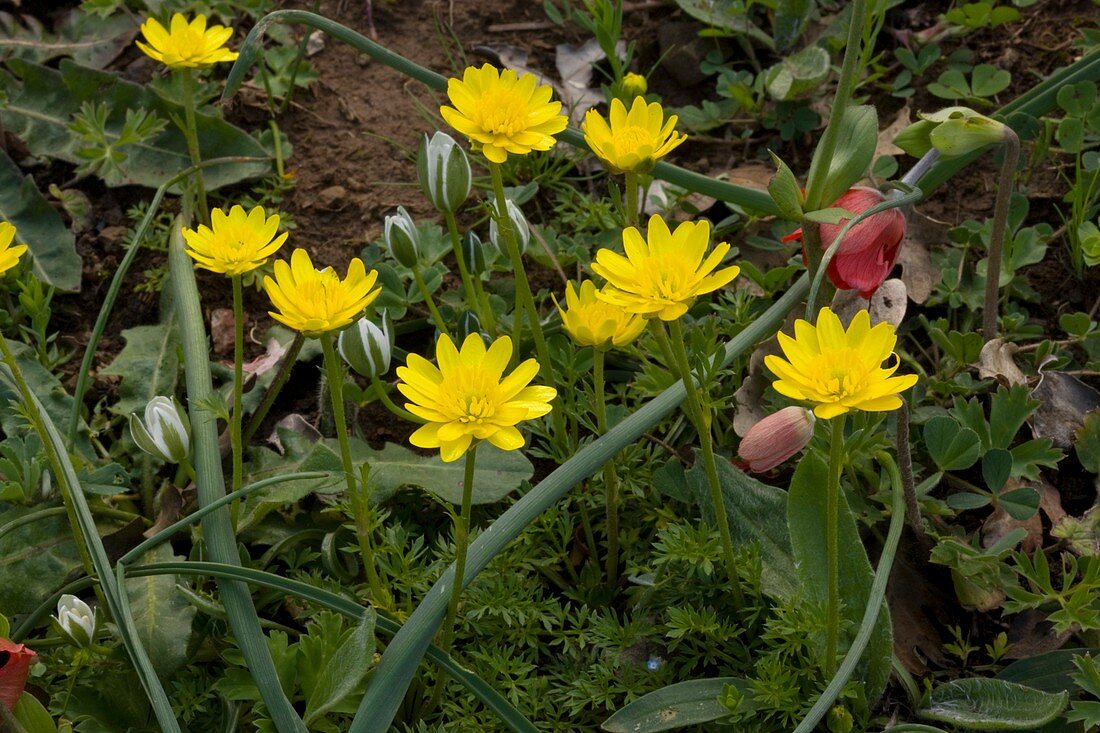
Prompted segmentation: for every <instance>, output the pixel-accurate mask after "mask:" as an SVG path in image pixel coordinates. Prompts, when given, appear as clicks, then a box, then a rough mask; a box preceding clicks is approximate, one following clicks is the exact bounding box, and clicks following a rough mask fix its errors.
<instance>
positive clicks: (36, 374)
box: [0, 336, 95, 458]
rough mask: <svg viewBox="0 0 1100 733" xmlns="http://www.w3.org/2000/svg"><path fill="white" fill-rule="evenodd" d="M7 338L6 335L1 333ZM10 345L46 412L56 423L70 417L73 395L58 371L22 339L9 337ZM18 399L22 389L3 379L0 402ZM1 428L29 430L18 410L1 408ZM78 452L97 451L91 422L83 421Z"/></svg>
mask: <svg viewBox="0 0 1100 733" xmlns="http://www.w3.org/2000/svg"><path fill="white" fill-rule="evenodd" d="M0 338H3V336H0ZM8 348H9V349H11V351H12V354H14V355H15V361H16V363H17V364H19V369H20V370H21V371H22V372H23V378H24V379H26V380H27V386H29V387H30V388H31V391H32V392H33V393H34V394H35V396H37V397H38V399H39V401H40V402H41V403H42V405H43V406H44V407H45V409H46V414H48V415H49V416H50V419H51V420H52V421H54V422H55V423H58V422H61V421H65V420H68V419H69V414H70V412H71V411H72V406H73V398H72V396H71V395H70V394H69V393H68V392H66V391H65V388H64V386H62V384H61V380H60V379H58V378H57V376H56V375H55V374H53V373H52V372H50V371H49V370H48V369H46V368H45V367H43V366H42V365H41V364H40V363H39V362H38V359H37V358H36V357H35V353H34V350H33V349H31V348H30V347H29V346H27V345H26V344H24V343H23V342H21V341H11V340H9V341H8ZM17 400H18V393H17V392H16V390H15V389H14V386H13V385H11V384H9V383H8V381H7V380H6V379H0V405H3V406H5V407H6V406H7V405H8V404H9V403H10V402H12V401H17ZM0 429H2V430H3V431H4V434H5V435H22V434H23V433H24V432H26V429H27V428H26V423H25V421H24V420H23V418H22V417H21V416H20V414H19V413H18V411H16V410H9V409H0ZM74 447H75V449H76V451H77V453H79V454H80V455H81V456H84V457H86V458H91V457H92V456H94V455H95V453H94V451H93V450H92V444H91V442H90V441H89V440H88V426H87V424H85V423H84V422H83V421H81V423H80V430H79V432H78V434H77V439H76V445H75V446H74Z"/></svg>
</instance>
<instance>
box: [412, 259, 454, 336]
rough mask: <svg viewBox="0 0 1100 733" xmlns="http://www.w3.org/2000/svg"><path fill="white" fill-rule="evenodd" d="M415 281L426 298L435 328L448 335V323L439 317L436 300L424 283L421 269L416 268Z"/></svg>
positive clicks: (414, 268) (421, 294) (414, 272)
mask: <svg viewBox="0 0 1100 733" xmlns="http://www.w3.org/2000/svg"><path fill="white" fill-rule="evenodd" d="M412 271H413V280H415V281H416V287H417V289H418V290H419V291H420V296H421V297H422V298H424V302H425V303H426V304H427V305H428V311H429V312H430V313H431V314H432V321H433V322H434V323H435V327H436V328H438V329H439V332H440V333H447V323H446V322H445V321H444V320H443V316H441V315H439V310H438V309H437V308H436V307H435V300H433V299H432V294H431V293H430V292H429V291H428V286H427V284H426V283H425V282H424V278H423V277H422V276H421V274H420V267H419V266H418V265H417V266H414V267H413V268H412Z"/></svg>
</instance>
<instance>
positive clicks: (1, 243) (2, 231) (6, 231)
mask: <svg viewBox="0 0 1100 733" xmlns="http://www.w3.org/2000/svg"><path fill="white" fill-rule="evenodd" d="M13 239H15V227H14V226H12V225H11V224H9V223H8V222H6V221H0V275H3V274H4V273H5V272H7V271H8V270H10V269H11V268H13V267H15V266H16V264H18V263H19V258H20V257H22V256H23V253H24V252H26V251H27V245H25V244H17V245H15V246H14V247H13V246H11V243H12V240H13Z"/></svg>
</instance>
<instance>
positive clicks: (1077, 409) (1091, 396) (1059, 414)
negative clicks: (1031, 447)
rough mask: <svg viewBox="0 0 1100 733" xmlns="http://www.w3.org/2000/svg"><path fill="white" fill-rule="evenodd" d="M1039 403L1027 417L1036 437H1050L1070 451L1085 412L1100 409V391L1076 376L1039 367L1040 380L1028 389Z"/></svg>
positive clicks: (1060, 447)
mask: <svg viewBox="0 0 1100 733" xmlns="http://www.w3.org/2000/svg"><path fill="white" fill-rule="evenodd" d="M1031 396H1032V397H1033V398H1034V399H1036V400H1038V401H1039V406H1038V407H1037V408H1035V411H1034V412H1032V413H1031V415H1030V416H1029V417H1028V419H1027V421H1028V424H1029V425H1031V432H1032V433H1034V434H1035V437H1036V438H1050V439H1051V441H1053V443H1054V447H1055V448H1059V449H1060V450H1069V448H1070V447H1072V446H1073V443H1074V435H1075V433H1076V432H1077V430H1078V429H1079V428H1080V427H1081V426H1082V425H1084V424H1085V415H1087V414H1088V413H1090V412H1092V411H1093V410H1095V409H1098V408H1100V392H1097V391H1096V390H1095V389H1093V388H1092V387H1090V386H1089V385H1087V384H1085V383H1084V382H1082V381H1081V380H1080V379H1078V378H1077V377H1074V376H1072V375H1070V374H1065V373H1063V372H1047V371H1043V370H1042V368H1040V369H1039V383H1038V384H1036V385H1035V389H1033V390H1031Z"/></svg>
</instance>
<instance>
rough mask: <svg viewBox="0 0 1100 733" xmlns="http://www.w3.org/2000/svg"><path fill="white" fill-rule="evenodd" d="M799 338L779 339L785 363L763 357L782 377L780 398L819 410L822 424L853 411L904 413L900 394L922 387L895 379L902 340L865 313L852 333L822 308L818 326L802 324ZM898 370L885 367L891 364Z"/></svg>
mask: <svg viewBox="0 0 1100 733" xmlns="http://www.w3.org/2000/svg"><path fill="white" fill-rule="evenodd" d="M794 334H795V335H794V338H791V337H790V336H788V335H787V334H785V333H782V332H780V333H779V334H777V336H778V338H779V346H780V347H781V348H782V349H783V354H784V356H786V357H787V358H786V359H783V358H781V357H779V356H776V355H774V354H773V355H770V356H766V357H764V364H765V365H767V367H768V369H770V370H771V371H772V373H774V374H775V376H777V377H779V379H777V380H776V381H774V382H772V387H774V388H775V391H776V392H779V393H780V394H782V395H786V396H787V397H790V398H791V399H795V400H801V401H803V402H809V403H812V404H813V405H814V408H813V409H814V414H815V415H816V416H817V417H819V418H821V419H823V420H828V419H829V418H833V417H837V416H838V415H843V414H845V413H847V412H850V411H851V410H865V411H868V412H886V411H889V410H896V409H897V408H899V407H901V397H899V396H898V393H900V392H904V391H905V390H907V389H909V388H910V387H912V386H913V385H914V384H916V383H917V375H915V374H903V375H901V376H897V377H895V376H893V374H894V372H895V371H897V368H898V365H899V364H898V360H897V357H896V356H895V355H894V353H893V351H894V345H895V344H896V343H897V340H898V337H897V334H896V333H895V332H894V327H893V326H891V325H890V324H889V323H879V324H876V325H875V326H874V327H873V328H872V327H871V316H870V314H868V312H867V311H866V310H861V311H859V312H858V313H856V315H855V318H853V319H852V323H851V325H850V326H848V330H847V331H845V330H844V326H842V325H841V323H840V319H839V318H838V317H837V316H836V314H835V313H833V312H832V310H830V309H829V308H827V307H826V308H822V309H821V312H820V313H819V314H818V316H817V326H812V325H810V324H809V323H808V322H807V321H804V320H801V319H799V320H797V321H795V324H794ZM891 357H894V359H893V365H892V366H889V367H883V366H882V365H883V363H884V362H886V360H887V359H890V358H891Z"/></svg>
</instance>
